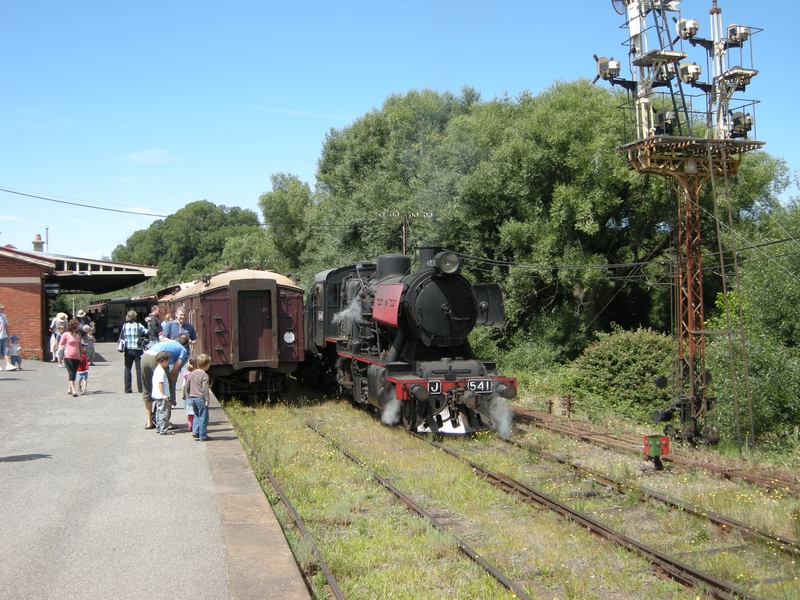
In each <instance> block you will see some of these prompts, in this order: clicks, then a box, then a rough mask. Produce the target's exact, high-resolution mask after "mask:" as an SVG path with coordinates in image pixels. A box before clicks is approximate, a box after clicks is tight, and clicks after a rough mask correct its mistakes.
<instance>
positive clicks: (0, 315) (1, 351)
mask: <svg viewBox="0 0 800 600" xmlns="http://www.w3.org/2000/svg"><path fill="white" fill-rule="evenodd" d="M5 309H6V307H5V306H3V305H2V304H0V356H2V357H3V358H5V359H6V371H16V370H17V367H15V366H14V365H12V364H11V348H9V345H8V344H9V339H10V338H11V333H10V331H9V329H8V317H6V315H5ZM0 371H2V369H0Z"/></svg>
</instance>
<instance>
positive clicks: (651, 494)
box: [501, 438, 800, 557]
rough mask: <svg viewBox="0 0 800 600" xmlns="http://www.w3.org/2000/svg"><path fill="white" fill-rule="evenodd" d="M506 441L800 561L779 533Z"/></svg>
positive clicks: (797, 548)
mask: <svg viewBox="0 0 800 600" xmlns="http://www.w3.org/2000/svg"><path fill="white" fill-rule="evenodd" d="M501 439H502V438H501ZM504 441H505V442H506V443H509V444H513V445H518V446H521V447H522V448H523V449H525V450H526V451H528V452H533V453H535V454H536V455H538V456H541V457H543V458H546V459H547V460H550V461H553V462H556V463H558V464H561V465H564V466H566V467H568V468H570V469H571V470H573V471H574V472H576V473H580V474H582V475H585V476H587V477H589V478H591V479H592V480H594V481H596V482H598V483H601V484H604V485H607V486H609V487H612V488H615V489H616V490H617V491H619V492H620V493H634V494H636V495H637V496H638V497H639V498H642V499H650V500H654V501H656V502H659V503H661V504H663V505H665V506H668V507H670V508H673V509H676V510H680V511H682V512H684V513H686V514H690V515H692V516H694V517H697V518H700V519H704V520H706V521H708V522H710V523H712V524H713V525H715V526H717V527H719V528H721V529H722V530H723V531H725V530H729V531H738V532H740V533H742V534H743V535H744V536H746V537H748V538H750V539H753V540H757V541H760V542H762V543H764V544H767V545H768V546H769V547H770V548H777V549H778V550H780V551H782V552H784V553H786V554H788V555H790V556H794V557H800V544H798V542H797V541H796V540H791V539H789V538H786V537H784V536H781V535H778V534H776V533H771V532H769V531H766V530H764V529H761V528H759V527H755V526H753V525H749V524H747V523H743V522H741V521H738V520H736V519H732V518H730V517H726V516H724V515H720V514H717V513H715V512H714V511H712V510H709V509H708V508H704V507H702V506H699V505H697V504H692V503H689V502H684V501H682V500H679V499H677V498H673V497H670V496H667V495H666V494H662V493H660V492H657V491H655V490H651V489H648V488H646V487H643V486H639V485H634V484H632V483H629V482H626V481H622V480H620V479H617V478H615V477H612V476H611V475H608V474H607V473H601V472H600V471H597V470H595V469H590V468H587V467H584V466H581V465H580V464H578V463H575V462H572V461H570V460H568V459H566V458H564V457H561V456H557V455H555V454H552V453H550V452H545V451H544V450H539V449H536V448H533V447H531V446H524V445H521V444H518V443H517V442H513V441H511V440H504Z"/></svg>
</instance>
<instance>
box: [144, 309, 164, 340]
mask: <svg viewBox="0 0 800 600" xmlns="http://www.w3.org/2000/svg"><path fill="white" fill-rule="evenodd" d="M158 313H159V309H158V304H153V306H151V307H150V314H149V315H147V319H145V321H146V322H147V337H148V339H149V340H150V341H149V342H148V344H147V347H148V348H149V347H150V346H152V345H153V344H157V343H158V342H160V341H161V322H160V319H159V316H158Z"/></svg>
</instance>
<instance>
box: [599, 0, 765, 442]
mask: <svg viewBox="0 0 800 600" xmlns="http://www.w3.org/2000/svg"><path fill="white" fill-rule="evenodd" d="M612 4H613V6H614V9H615V10H616V11H617V13H618V14H620V15H623V16H625V17H626V21H625V27H627V28H628V31H629V39H628V40H627V41H626V42H625V44H624V45H627V46H628V56H629V61H630V69H631V78H630V79H621V78H619V72H620V63H619V61H616V60H614V59H613V57H612V58H610V59H609V58H597V56H595V60H596V61H597V73H598V74H597V77H596V78H595V82H597V80H598V79H604V80H606V81H608V82H610V83H611V84H612V85H620V86H622V87H624V88H625V89H626V90H627V91H628V98H629V104H628V105H627V106H626V109H627V112H628V114H630V113H633V119H632V122H633V124H634V126H635V135H634V140H633V141H631V142H629V143H627V144H625V145H624V146H621V147H620V148H619V149H618V150H619V151H620V152H621V153H624V154H625V155H626V156H627V158H628V161H629V163H630V165H631V167H632V168H633V169H635V170H636V171H637V172H639V173H650V174H655V175H660V176H662V177H664V178H666V180H667V181H668V182H669V183H670V186H671V187H672V189H673V190H674V191H675V194H676V197H677V199H678V202H677V205H678V210H677V215H676V216H677V227H676V254H677V279H678V281H677V287H678V294H677V296H678V302H677V307H676V317H677V332H676V335H677V338H678V355H679V368H678V369H677V370H676V371H677V377H678V381H679V382H680V383H679V385H678V398H677V400H676V402H675V403H674V404H673V405H672V406H670V407H669V408H668V409H667V410H664V411H656V420H664V421H667V420H669V419H670V418H671V417H672V416H673V414H675V413H678V414H679V415H680V420H681V426H680V427H672V426H668V427H667V432H668V433H671V434H672V435H674V436H676V437H679V438H682V439H686V440H688V441H690V442H692V443H697V442H699V441H703V442H705V443H713V442H715V441H716V439H717V436H716V432H714V431H713V430H711V429H709V428H707V427H706V419H707V414H708V411H709V409H710V408H711V405H712V399H711V398H709V397H708V396H707V394H706V386H707V375H706V369H705V331H704V325H703V323H704V319H705V316H704V310H703V258H702V250H701V239H700V238H701V227H700V215H701V210H700V205H699V200H700V192H701V189H702V187H703V185H704V184H705V183H706V181H708V180H709V179H713V178H720V179H727V178H729V177H732V176H733V175H735V173H736V171H737V169H738V167H739V164H740V161H741V158H742V155H743V154H744V153H745V152H748V151H751V150H756V149H758V148H761V147H762V146H763V145H764V142H758V141H754V140H749V139H748V135H749V132H750V131H751V130H752V129H753V124H754V121H753V115H754V112H755V105H756V104H757V102H756V101H754V100H741V99H738V98H734V95H735V94H736V93H737V92H743V91H744V90H745V88H746V86H747V85H748V84H749V83H750V80H751V79H752V78H753V77H755V76H756V75H757V74H758V71H756V70H755V69H753V68H752V54H750V55H749V56H748V55H746V54H745V48H746V47H749V48H750V50H751V52H752V46H751V45H748V44H747V42H748V41H749V40H750V37H751V35H752V34H754V33H757V32H758V31H760V30H756V29H754V28H752V27H746V26H741V25H729V26H728V27H727V28H725V29H723V28H722V10H721V9H720V8H719V7H718V5H717V0H712V8H711V10H710V11H709V14H710V21H711V32H712V36H711V38H710V39H706V38H701V37H698V36H697V33H698V30H699V25H698V23H697V21H696V20H694V19H683V18H679V16H680V13H679V11H678V5H679V4H680V1H679V0H612ZM676 15H677V16H676ZM669 17H672V21H673V22H674V23H675V30H676V35H677V37H676V38H675V39H674V40H673V39H672V38H671V36H670V31H669V27H668V18H669ZM684 46H686V47H687V49H688V47H689V46H691V48H695V49H697V48H699V49H702V50H705V53H706V59H707V65H710V71H711V74H712V77H711V81H710V82H708V83H704V82H701V81H700V76H701V74H702V67H701V66H700V65H698V64H697V63H694V62H688V61H686V60H685V59H686V58H687V57H688V52H685V51H684ZM732 57H733V58H734V59H735V58H739V63H738V64H736V65H735V66H731V65H730V61H731V58H732ZM745 63H747V66H746V67H743V66H742V65H743V64H745Z"/></svg>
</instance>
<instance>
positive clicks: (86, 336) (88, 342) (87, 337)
mask: <svg viewBox="0 0 800 600" xmlns="http://www.w3.org/2000/svg"><path fill="white" fill-rule="evenodd" d="M81 332H82V333H83V342H82V344H83V345H84V346H85V348H86V360H88V361H89V366H90V367H93V366H94V357H95V355H96V352H95V349H94V336H93V335H92V326H91V325H84V326H83V327H81Z"/></svg>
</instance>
